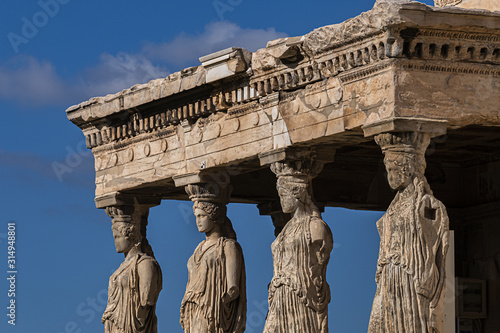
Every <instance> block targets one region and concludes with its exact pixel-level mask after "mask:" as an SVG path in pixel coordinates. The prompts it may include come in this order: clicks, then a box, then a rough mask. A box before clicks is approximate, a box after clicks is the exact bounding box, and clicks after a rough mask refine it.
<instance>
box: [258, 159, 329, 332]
mask: <svg viewBox="0 0 500 333" xmlns="http://www.w3.org/2000/svg"><path fill="white" fill-rule="evenodd" d="M321 166H322V165H321V164H317V163H314V162H312V160H311V159H305V160H302V161H300V160H299V161H292V162H286V163H275V164H273V165H272V166H271V170H272V171H273V172H274V173H275V174H276V175H277V176H278V181H277V188H278V194H279V196H280V201H281V206H282V209H283V212H284V213H290V214H291V216H292V218H291V220H290V221H288V222H287V223H286V224H285V226H284V227H283V230H282V231H281V232H280V233H279V235H278V236H277V238H276V239H275V241H274V242H273V244H272V246H271V249H272V253H273V263H274V276H273V279H272V281H271V283H270V284H269V312H268V314H267V318H266V324H265V327H264V333H278V332H279V333H308V332H310V333H325V332H328V303H329V302H330V288H329V286H328V283H327V282H326V268H327V265H328V261H329V259H330V252H331V251H332V248H333V236H332V232H331V231H330V228H329V227H328V225H327V224H326V223H325V222H324V221H323V220H322V219H321V215H320V213H319V210H318V208H317V207H316V205H315V204H314V203H313V201H312V189H311V187H312V186H311V179H312V178H313V177H315V176H316V175H317V174H318V173H319V172H320V171H321Z"/></svg>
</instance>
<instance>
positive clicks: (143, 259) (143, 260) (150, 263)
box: [137, 254, 160, 266]
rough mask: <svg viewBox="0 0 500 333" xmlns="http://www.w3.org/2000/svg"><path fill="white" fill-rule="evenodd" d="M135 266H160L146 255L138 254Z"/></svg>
mask: <svg viewBox="0 0 500 333" xmlns="http://www.w3.org/2000/svg"><path fill="white" fill-rule="evenodd" d="M137 264H138V265H141V266H146V265H148V266H160V265H159V264H158V261H156V259H155V258H153V257H151V256H149V255H147V254H140V255H139V258H138V259H137Z"/></svg>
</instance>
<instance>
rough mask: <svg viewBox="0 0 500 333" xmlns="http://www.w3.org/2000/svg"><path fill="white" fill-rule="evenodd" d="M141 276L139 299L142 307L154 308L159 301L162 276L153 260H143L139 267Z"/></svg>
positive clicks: (138, 271)
mask: <svg viewBox="0 0 500 333" xmlns="http://www.w3.org/2000/svg"><path fill="white" fill-rule="evenodd" d="M137 273H138V276H139V297H140V302H141V306H148V305H150V306H152V305H155V304H156V300H157V299H158V294H159V293H160V290H158V286H159V283H158V282H159V281H158V279H160V276H159V274H158V269H157V267H156V263H155V262H154V261H153V260H142V261H141V262H139V264H138V266H137Z"/></svg>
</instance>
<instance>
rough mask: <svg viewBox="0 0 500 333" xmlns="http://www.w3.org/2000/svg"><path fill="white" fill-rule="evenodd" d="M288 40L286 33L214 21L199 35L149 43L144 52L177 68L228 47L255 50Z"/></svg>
mask: <svg viewBox="0 0 500 333" xmlns="http://www.w3.org/2000/svg"><path fill="white" fill-rule="evenodd" d="M282 37H286V34H284V33H281V32H277V31H276V30H275V29H274V28H269V29H244V28H241V27H240V26H238V25H236V24H234V23H231V22H227V21H222V22H214V23H210V24H208V25H207V26H206V27H205V31H203V32H202V33H201V34H199V35H187V34H184V33H182V34H180V35H179V36H177V37H176V38H174V39H173V40H172V41H169V42H166V43H161V44H156V43H148V44H146V45H145V46H144V48H143V53H144V55H146V56H147V57H148V58H150V59H155V60H161V61H164V62H166V63H168V64H171V65H174V66H176V67H178V66H194V65H196V64H198V63H199V61H198V58H200V57H202V56H204V55H207V54H210V53H213V52H216V51H219V50H223V49H225V48H228V47H232V46H233V47H243V48H245V49H247V50H249V51H252V52H254V51H256V50H257V49H259V48H263V47H265V46H266V43H267V42H268V41H270V40H273V39H277V38H282ZM178 69H179V68H178Z"/></svg>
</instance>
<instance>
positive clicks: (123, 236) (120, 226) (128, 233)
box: [111, 222, 142, 253]
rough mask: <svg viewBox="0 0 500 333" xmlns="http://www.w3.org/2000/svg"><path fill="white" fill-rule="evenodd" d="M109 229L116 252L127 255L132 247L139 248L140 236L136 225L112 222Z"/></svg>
mask: <svg viewBox="0 0 500 333" xmlns="http://www.w3.org/2000/svg"><path fill="white" fill-rule="evenodd" d="M111 229H112V230H113V237H114V239H115V247H116V252H118V253H127V252H129V251H130V250H131V249H132V248H133V247H134V246H140V244H141V240H142V235H141V232H140V227H139V226H138V225H136V224H134V223H128V222H114V223H113V226H112V227H111Z"/></svg>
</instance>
